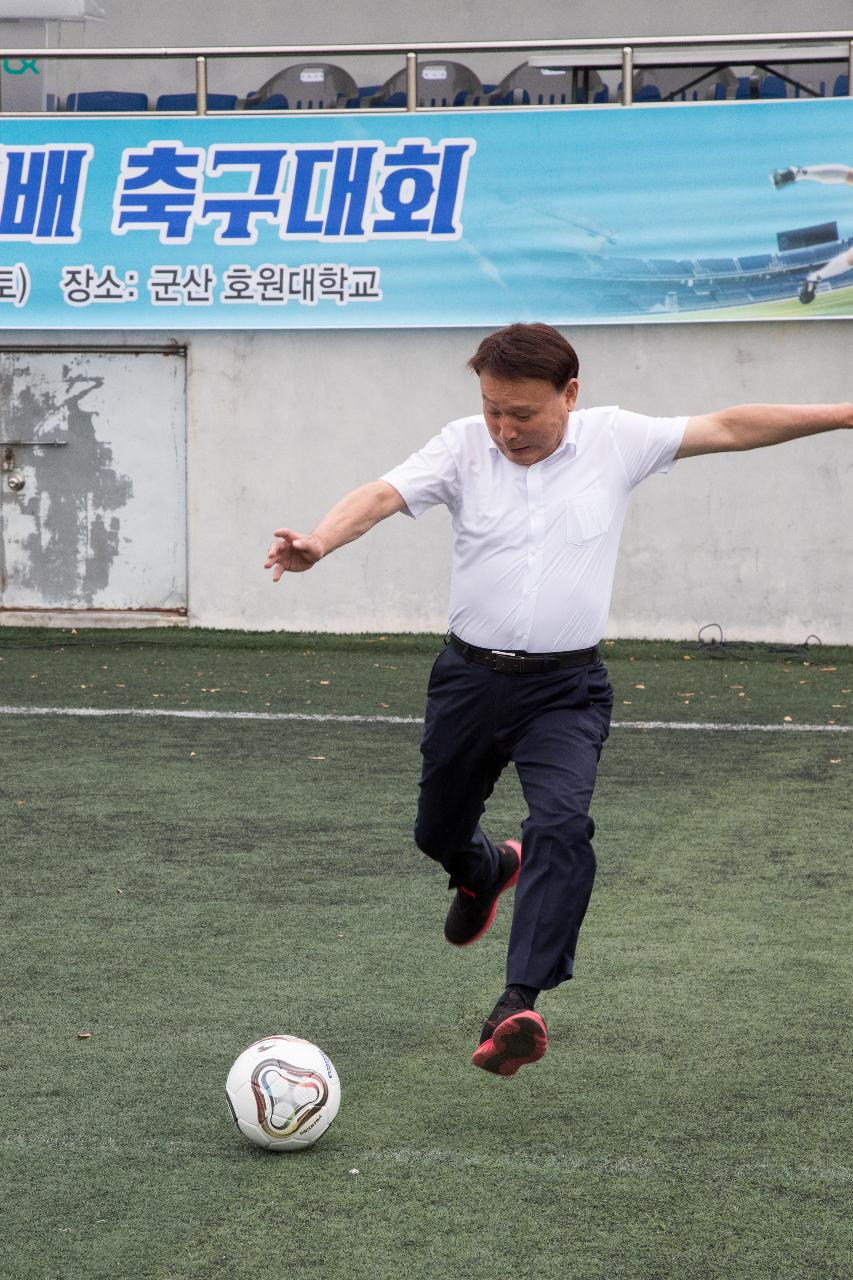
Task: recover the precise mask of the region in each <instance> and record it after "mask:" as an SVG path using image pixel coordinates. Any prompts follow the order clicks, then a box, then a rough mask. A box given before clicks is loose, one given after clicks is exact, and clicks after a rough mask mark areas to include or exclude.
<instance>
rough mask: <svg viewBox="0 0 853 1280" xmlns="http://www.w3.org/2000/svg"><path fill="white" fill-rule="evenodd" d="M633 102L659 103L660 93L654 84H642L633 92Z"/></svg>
mask: <svg viewBox="0 0 853 1280" xmlns="http://www.w3.org/2000/svg"><path fill="white" fill-rule="evenodd" d="M634 101H635V102H660V101H661V91H660V89H659V88H658V87H657V85H656V84H643V85H640V87H639V89H637V90H635V92H634Z"/></svg>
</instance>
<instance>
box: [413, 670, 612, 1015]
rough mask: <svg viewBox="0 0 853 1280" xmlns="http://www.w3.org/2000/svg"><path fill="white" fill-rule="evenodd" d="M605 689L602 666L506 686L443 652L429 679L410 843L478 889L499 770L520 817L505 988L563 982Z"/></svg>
mask: <svg viewBox="0 0 853 1280" xmlns="http://www.w3.org/2000/svg"><path fill="white" fill-rule="evenodd" d="M612 705H613V690H612V689H611V687H610V684H609V682H608V678H607V671H606V669H605V667H604V664H603V663H602V662H597V663H595V664H593V665H592V666H588V667H569V668H564V669H562V670H560V671H555V672H550V673H548V674H547V675H531V674H524V675H508V674H501V673H498V672H494V671H490V670H489V669H488V668H487V667H482V666H478V665H475V664H474V663H469V662H466V661H465V659H464V658H463V657H462V656H461V654H458V653H457V652H456V650H455V649H452V648H451V647H450V646H448V647H447V648H445V650H444V651H443V652H442V653H441V654H439V656H438V658H437V659H436V661H435V664H434V666H433V669H432V674H431V676H430V682H429V689H428V694H427V708H426V721H425V727H424V736H423V742H422V744H421V753H422V755H423V768H422V772H421V783H420V796H419V801H418V816H417V822H416V825H415V841H416V843H417V845H418V847H419V848H420V849H421V850H422V851H423V852H424V853H426V854H428V855H429V857H431V858H434V859H435V860H436V861H437V862H440V863H441V865H442V866H443V867H444V868H445V870H446V871H447V872H448V874H449V875H450V886H451V888H453V887H454V886H456V885H465V886H466V887H467V888H471V889H475V890H481V889H485V888H488V887H489V886H490V885H491V884H492V883H494V881H495V880H496V878H497V868H498V853H497V849H496V848H495V846H494V844H493V843H492V842H491V841H490V840H489V839H487V837H486V836H485V835H484V833H483V831H482V829H481V827H480V819H481V817H482V815H483V812H484V810H485V803H486V800H487V799H488V797H489V796H490V795H491V793H492V790H493V789H494V785H495V783H496V781H497V779H498V777H499V775H500V773H501V772H502V770H503V769H504V768H505V767H506V765H507V764H509V762H510V761H512V763H513V764H514V765H515V767H516V770H517V772H518V776H519V779H520V782H521V786H522V790H523V792H524V799H525V802H526V804H527V807H528V810H529V813H528V816H527V817H526V818H525V820H524V822H523V823H522V864H521V875H520V877H519V881H518V887H517V888H516V891H515V908H514V912H513V918H512V929H511V932H510V941H509V953H508V956H507V978H506V980H507V984H508V985H509V984H511V983H524V984H525V985H527V986H531V987H538V988H539V989H540V990H546V989H548V988H550V987H556V986H557V985H558V984H559V983H561V982H564V981H565V979H566V978H570V977H571V976H572V970H573V968H574V958H575V947H576V944H577V938H578V932H579V930H580V927H581V922H582V921H583V918H584V914H585V912H586V909H587V905H588V903H589V898H590V894H591V893H592V885H593V880H594V879H595V854H594V852H593V848H592V843H591V840H592V836H593V833H594V831H595V826H594V823H593V821H592V818H590V816H589V806H590V801H591V800H592V793H593V790H594V787H595V775H596V770H597V766H598V760H599V757H600V755H601V749H602V747H603V745H604V742H605V740H606V738H607V734H608V730H609V727H610V712H611V708H612Z"/></svg>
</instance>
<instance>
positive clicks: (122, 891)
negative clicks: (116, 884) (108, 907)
mask: <svg viewBox="0 0 853 1280" xmlns="http://www.w3.org/2000/svg"><path fill="white" fill-rule="evenodd" d="M116 893H117V894H118V896H119V897H120V898H123V897H124V889H116Z"/></svg>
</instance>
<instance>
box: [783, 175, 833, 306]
mask: <svg viewBox="0 0 853 1280" xmlns="http://www.w3.org/2000/svg"><path fill="white" fill-rule="evenodd" d="M770 181H771V182H772V183H773V185H774V187H775V188H776V190H777V191H778V190H779V188H780V187H787V186H788V185H789V183H791V182H828V183H832V184H836V183H839V182H849V183H853V169H848V167H847V165H846V164H813V165H809V166H808V168H805V169H797V168H790V169H774V170H773V172H772V173H771V175H770ZM845 271H853V248H851V249H844V250H843V251H842V252H841V253H837V254H836V255H835V257H834V258H830V259H829V262H826V263H824V265H823V266H822V267H820V268H818V270H817V271H810V272H809V274H808V275H807V276H806V278H805V280H804V281H803V283H802V285H801V286H800V293H799V299H800V302H802V303H809V302H814V296H815V293H816V292H817V286H818V285H819V284H822V283H823V281H824V280H831V279H832V277H833V276H840V275H843V274H844V272H845Z"/></svg>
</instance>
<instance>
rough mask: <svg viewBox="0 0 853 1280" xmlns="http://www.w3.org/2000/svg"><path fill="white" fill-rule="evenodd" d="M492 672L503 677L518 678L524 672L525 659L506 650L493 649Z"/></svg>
mask: <svg viewBox="0 0 853 1280" xmlns="http://www.w3.org/2000/svg"><path fill="white" fill-rule="evenodd" d="M492 670H493V671H497V672H499V673H500V674H501V675H509V676H517V675H518V673H519V672H520V671H523V670H524V659H523V658H520V657H519V656H518V654H517V653H508V652H507V651H506V650H505V649H492Z"/></svg>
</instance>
